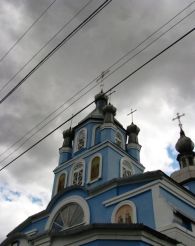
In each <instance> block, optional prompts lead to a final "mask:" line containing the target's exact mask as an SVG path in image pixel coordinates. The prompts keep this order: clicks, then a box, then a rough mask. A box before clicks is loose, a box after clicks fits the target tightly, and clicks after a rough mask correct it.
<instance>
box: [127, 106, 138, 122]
mask: <svg viewBox="0 0 195 246" xmlns="http://www.w3.org/2000/svg"><path fill="white" fill-rule="evenodd" d="M136 111H137V109H134V110H133V109H132V108H131V112H130V113H129V114H127V115H130V114H131V120H132V123H133V113H135V112H136Z"/></svg>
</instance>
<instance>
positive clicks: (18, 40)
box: [0, 0, 57, 63]
mask: <svg viewBox="0 0 195 246" xmlns="http://www.w3.org/2000/svg"><path fill="white" fill-rule="evenodd" d="M56 1H57V0H54V1H53V2H52V3H51V4H49V6H48V7H47V8H46V9H44V11H43V12H42V13H41V15H40V16H39V17H38V18H37V19H36V20H35V21H34V22H33V23H32V24H31V25H30V26H29V27H28V28H27V29H26V31H25V32H24V33H23V34H22V35H21V36H20V37H19V38H18V39H17V40H16V41H15V42H14V44H13V45H12V46H11V47H10V48H9V49H8V50H7V51H6V53H5V54H4V55H3V56H2V57H1V58H0V63H1V62H2V61H3V60H4V59H5V57H6V56H7V55H8V54H9V53H10V52H11V51H12V50H13V49H14V47H15V46H16V45H17V44H18V43H19V42H20V41H21V40H22V39H23V38H24V37H25V36H26V34H27V33H28V32H29V31H30V30H31V29H32V28H33V26H34V25H35V24H36V23H37V22H38V21H39V20H40V19H41V18H42V17H43V16H44V15H45V14H46V13H47V11H48V9H49V8H51V6H52V5H53V4H54V3H55V2H56Z"/></svg>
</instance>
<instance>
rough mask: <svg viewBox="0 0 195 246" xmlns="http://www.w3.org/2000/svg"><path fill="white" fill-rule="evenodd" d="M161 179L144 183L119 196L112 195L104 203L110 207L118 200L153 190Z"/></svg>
mask: <svg viewBox="0 0 195 246" xmlns="http://www.w3.org/2000/svg"><path fill="white" fill-rule="evenodd" d="M158 182H159V181H158V180H155V181H153V182H151V183H149V184H146V185H143V186H141V187H139V188H137V189H134V190H132V191H128V192H125V193H123V194H121V195H119V196H115V197H112V198H110V199H108V200H106V201H104V202H103V203H102V204H103V205H104V206H105V207H108V206H111V205H113V204H115V203H118V202H121V201H123V200H126V199H128V198H130V197H133V196H135V195H138V194H140V193H143V192H145V191H148V190H151V189H152V186H153V185H155V184H157V183H158Z"/></svg>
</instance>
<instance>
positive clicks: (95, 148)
mask: <svg viewBox="0 0 195 246" xmlns="http://www.w3.org/2000/svg"><path fill="white" fill-rule="evenodd" d="M105 147H110V148H112V149H114V150H115V151H116V152H118V153H119V154H120V155H122V156H124V155H126V157H127V158H129V159H130V160H131V161H132V162H133V164H134V165H135V166H136V167H137V168H138V169H139V170H140V171H144V169H145V167H144V166H143V165H142V164H141V163H138V162H136V160H134V159H133V158H132V157H131V156H129V154H128V153H127V152H126V151H125V150H123V149H121V148H119V147H117V146H116V145H115V144H114V143H112V142H110V141H104V142H102V143H99V144H97V145H95V146H93V147H91V148H90V149H89V150H85V152H84V153H80V154H78V155H76V156H74V157H73V158H72V159H71V160H68V161H66V162H64V163H63V164H62V163H61V165H60V166H57V167H56V168H55V169H54V171H53V172H54V173H55V174H56V173H58V172H60V171H61V170H63V169H64V168H65V167H69V166H71V165H72V163H73V162H74V161H77V160H78V159H81V157H82V158H83V159H84V158H86V157H88V156H90V155H92V154H95V153H97V152H100V151H101V150H102V149H104V148H105Z"/></svg>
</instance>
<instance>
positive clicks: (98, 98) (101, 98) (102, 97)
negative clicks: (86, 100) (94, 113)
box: [95, 91, 108, 108]
mask: <svg viewBox="0 0 195 246" xmlns="http://www.w3.org/2000/svg"><path fill="white" fill-rule="evenodd" d="M107 102H108V96H107V95H106V94H105V93H104V92H103V91H101V92H100V93H98V94H97V95H95V104H96V107H98V108H103V107H104V106H105V105H106V104H107Z"/></svg>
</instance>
